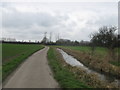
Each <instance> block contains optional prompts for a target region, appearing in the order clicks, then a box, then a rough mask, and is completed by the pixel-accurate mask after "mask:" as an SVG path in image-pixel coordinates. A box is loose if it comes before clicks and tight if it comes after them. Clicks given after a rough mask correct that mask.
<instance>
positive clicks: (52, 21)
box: [0, 0, 118, 41]
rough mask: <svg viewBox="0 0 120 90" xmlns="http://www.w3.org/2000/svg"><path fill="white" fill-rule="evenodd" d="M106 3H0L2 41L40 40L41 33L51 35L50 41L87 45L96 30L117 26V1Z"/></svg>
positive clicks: (111, 0)
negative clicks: (75, 41) (69, 41)
mask: <svg viewBox="0 0 120 90" xmlns="http://www.w3.org/2000/svg"><path fill="white" fill-rule="evenodd" d="M85 1H86V0H85ZM98 1H100V0H98ZM108 1H110V2H108ZM108 1H106V2H87V1H86V2H77V1H75V0H73V1H72V2H68V1H66V2H54V1H53V2H2V3H1V4H0V12H1V11H2V16H1V17H0V20H2V37H11V38H16V39H18V40H41V39H42V38H43V36H44V32H47V37H49V34H50V32H51V33H52V40H53V41H55V40H56V37H57V35H58V34H59V36H60V38H65V39H71V40H78V41H81V40H87V41H88V40H90V38H89V35H90V34H91V33H92V32H95V31H98V29H99V27H101V26H104V25H107V26H111V25H115V26H118V3H117V0H116V1H115V0H108ZM0 27H1V26H0ZM0 34H1V33H0Z"/></svg>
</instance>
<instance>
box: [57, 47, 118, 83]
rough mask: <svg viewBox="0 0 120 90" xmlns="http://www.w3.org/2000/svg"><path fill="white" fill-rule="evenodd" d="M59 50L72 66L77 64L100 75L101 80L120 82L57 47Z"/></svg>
mask: <svg viewBox="0 0 120 90" xmlns="http://www.w3.org/2000/svg"><path fill="white" fill-rule="evenodd" d="M57 50H58V51H59V52H60V53H61V54H62V56H63V58H64V60H65V62H66V63H67V64H69V65H71V66H77V67H80V68H82V69H84V70H85V71H86V72H87V73H95V74H97V75H98V77H99V78H100V80H103V81H107V82H115V83H116V84H117V85H119V84H120V80H117V79H113V78H111V77H107V76H106V75H104V74H101V73H98V72H96V71H94V70H91V69H89V68H88V67H86V66H85V65H83V64H82V63H81V62H79V61H78V60H77V59H75V58H74V57H73V56H71V55H68V54H67V53H66V52H64V51H63V50H62V49H59V48H57Z"/></svg>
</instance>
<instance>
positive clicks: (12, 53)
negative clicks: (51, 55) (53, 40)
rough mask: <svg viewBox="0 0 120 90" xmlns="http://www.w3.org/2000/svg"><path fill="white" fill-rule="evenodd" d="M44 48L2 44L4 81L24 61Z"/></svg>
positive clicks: (33, 45)
mask: <svg viewBox="0 0 120 90" xmlns="http://www.w3.org/2000/svg"><path fill="white" fill-rule="evenodd" d="M42 48H44V46H41V45H35V44H2V62H3V64H2V79H3V80H4V79H5V78H6V77H7V76H8V75H9V74H10V73H11V72H12V71H13V70H14V69H15V68H16V67H17V66H18V65H19V64H20V63H21V62H22V61H24V60H25V59H26V58H27V57H29V56H30V55H31V54H33V53H34V52H36V51H37V50H40V49H42Z"/></svg>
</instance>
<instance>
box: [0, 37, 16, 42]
mask: <svg viewBox="0 0 120 90" xmlns="http://www.w3.org/2000/svg"><path fill="white" fill-rule="evenodd" d="M0 40H1V41H7V42H15V41H16V39H15V38H4V37H3V38H1V39H0Z"/></svg>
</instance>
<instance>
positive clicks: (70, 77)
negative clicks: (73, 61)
mask: <svg viewBox="0 0 120 90" xmlns="http://www.w3.org/2000/svg"><path fill="white" fill-rule="evenodd" d="M57 56H58V55H57V53H56V51H55V49H54V48H50V49H49V51H48V54H47V57H48V60H49V64H50V66H51V69H52V70H53V73H54V77H55V79H56V80H57V81H58V82H59V84H60V86H61V88H89V86H87V85H85V84H84V83H82V82H80V81H79V80H77V78H75V75H74V74H73V73H72V72H70V71H69V69H68V68H65V67H64V66H63V64H62V63H61V62H60V60H59V59H60V58H58V57H57Z"/></svg>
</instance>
